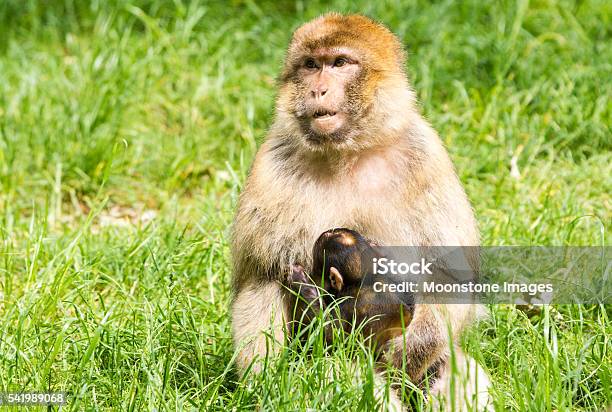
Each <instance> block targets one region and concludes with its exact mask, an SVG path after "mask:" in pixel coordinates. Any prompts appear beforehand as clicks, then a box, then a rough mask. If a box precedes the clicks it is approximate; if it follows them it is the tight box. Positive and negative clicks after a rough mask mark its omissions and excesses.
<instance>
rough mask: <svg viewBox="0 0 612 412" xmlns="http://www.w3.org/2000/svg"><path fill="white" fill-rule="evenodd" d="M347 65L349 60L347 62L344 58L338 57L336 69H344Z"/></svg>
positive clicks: (335, 61) (335, 62)
mask: <svg viewBox="0 0 612 412" xmlns="http://www.w3.org/2000/svg"><path fill="white" fill-rule="evenodd" d="M347 63H348V60H346V59H345V58H344V57H338V58H337V59H336V60H334V67H342V66H344V65H345V64H347Z"/></svg>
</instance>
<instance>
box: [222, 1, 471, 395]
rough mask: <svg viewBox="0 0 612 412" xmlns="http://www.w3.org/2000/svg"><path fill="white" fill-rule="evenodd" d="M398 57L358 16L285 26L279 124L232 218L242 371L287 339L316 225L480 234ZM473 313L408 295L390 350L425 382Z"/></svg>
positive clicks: (379, 238)
mask: <svg viewBox="0 0 612 412" xmlns="http://www.w3.org/2000/svg"><path fill="white" fill-rule="evenodd" d="M405 57H406V56H405V54H404V51H403V49H402V44H401V42H400V41H399V39H398V38H397V37H396V36H395V35H394V34H393V33H392V32H391V31H389V30H388V29H387V28H386V27H384V26H383V25H381V24H379V23H376V22H374V21H372V20H370V19H369V18H367V17H364V16H360V15H341V14H335V13H332V14H327V15H325V16H322V17H320V18H317V19H315V20H313V21H311V22H309V23H306V24H304V25H303V26H301V27H300V28H298V29H297V30H296V31H295V33H294V34H293V37H292V39H291V42H290V45H289V47H288V50H287V54H286V58H285V63H284V68H283V71H282V75H281V77H280V84H279V90H278V96H277V101H276V111H275V118H274V122H273V124H272V125H271V127H270V130H269V132H268V136H267V138H266V139H265V142H264V143H263V144H262V146H261V147H260V149H259V151H258V153H257V155H256V157H255V160H254V162H253V165H252V167H251V170H250V172H249V176H248V178H247V180H246V183H245V185H244V187H243V190H242V193H241V195H240V199H239V202H238V209H237V213H236V217H235V220H234V224H233V234H232V257H233V291H234V297H233V302H232V308H231V312H232V314H231V317H232V330H233V338H234V343H235V346H236V350H237V358H236V362H237V367H238V369H239V371H241V372H244V371H246V370H247V368H248V367H249V366H250V365H252V366H253V370H254V371H257V370H258V369H259V368H260V363H259V360H261V359H263V358H264V357H265V356H266V353H267V351H274V350H275V349H276V348H278V346H279V345H282V344H283V342H284V338H285V334H286V333H287V331H288V328H287V324H288V322H290V320H291V319H290V317H291V315H292V313H291V310H290V308H289V305H290V303H291V302H290V300H291V299H289V296H288V294H289V292H288V291H287V290H286V288H285V287H284V285H283V283H284V280H285V279H286V278H287V275H288V270H289V268H290V267H291V265H292V264H294V263H296V262H310V261H311V260H312V248H311V246H312V244H313V243H314V242H315V240H316V239H317V237H318V236H319V234H320V233H322V232H323V231H324V230H327V229H328V228H330V227H349V228H352V229H354V230H356V231H358V232H359V233H361V234H362V235H363V236H365V237H367V238H368V239H373V240H374V241H375V242H378V243H380V244H384V245H389V246H391V245H393V246H426V247H427V246H477V245H478V243H479V233H478V229H477V226H476V221H475V219H474V215H473V211H472V208H471V206H470V203H469V201H468V199H467V196H466V194H465V192H464V190H463V188H462V186H461V183H460V182H459V179H458V178H457V175H456V173H455V170H454V167H453V165H452V163H451V161H450V159H449V157H448V154H447V152H446V150H445V148H444V147H443V145H442V143H441V141H440V139H439V137H438V135H437V134H436V132H435V131H434V130H433V128H432V127H431V126H430V125H429V123H428V122H427V121H426V120H425V119H424V118H423V117H422V116H421V115H420V113H419V110H418V108H417V106H416V104H415V95H414V92H413V90H412V88H411V86H410V84H409V82H408V79H407V77H406V74H405V72H404V63H405ZM315 280H316V279H315ZM474 314H475V310H474V307H473V306H470V305H452V307H451V305H441V304H439V305H426V304H419V303H418V302H416V305H415V308H414V315H413V317H412V320H411V322H410V324H409V325H408V327H407V328H406V331H405V333H403V334H401V335H400V336H397V337H395V338H393V339H391V341H390V342H389V345H388V349H387V352H386V353H385V354H384V357H385V359H386V360H387V361H388V362H390V363H392V364H393V365H396V366H397V367H405V370H406V373H407V375H408V376H409V377H410V379H411V380H413V381H414V382H419V381H420V380H421V379H422V377H423V376H424V374H425V373H426V371H428V370H429V368H430V367H432V366H433V365H435V364H438V363H439V362H444V361H445V360H446V359H448V358H449V354H450V352H451V348H452V347H453V345H454V342H455V341H456V339H457V335H458V334H459V333H460V332H461V330H462V329H463V328H464V327H465V326H466V325H467V324H469V323H470V322H472V320H473V319H474ZM270 336H272V337H274V342H270V341H268V342H267V341H266V339H269V337H270ZM270 355H271V354H270ZM481 385H482V383H481Z"/></svg>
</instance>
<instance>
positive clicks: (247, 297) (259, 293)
mask: <svg viewBox="0 0 612 412" xmlns="http://www.w3.org/2000/svg"><path fill="white" fill-rule="evenodd" d="M282 288H283V287H282V286H281V285H280V284H278V283H275V282H272V281H269V282H267V283H251V284H247V285H245V286H243V287H242V288H241V289H240V290H239V291H238V292H237V293H236V296H235V297H234V301H233V304H232V332H233V337H234V347H235V348H236V350H237V351H238V354H237V358H236V364H237V366H238V370H239V372H240V374H241V375H242V374H244V372H245V371H246V370H247V368H248V367H249V366H250V365H251V363H253V370H254V371H255V372H259V371H260V370H261V360H263V359H264V358H265V357H266V355H272V354H274V353H276V352H278V350H279V349H280V347H281V346H282V345H283V343H284V337H285V333H286V325H287V320H288V319H289V316H288V315H289V314H288V309H287V303H286V300H285V296H284V292H283V290H282Z"/></svg>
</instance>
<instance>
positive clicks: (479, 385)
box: [429, 347, 493, 411]
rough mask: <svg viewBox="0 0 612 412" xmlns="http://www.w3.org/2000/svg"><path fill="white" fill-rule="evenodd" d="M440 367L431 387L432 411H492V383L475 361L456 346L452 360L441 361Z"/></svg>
mask: <svg viewBox="0 0 612 412" xmlns="http://www.w3.org/2000/svg"><path fill="white" fill-rule="evenodd" d="M438 366H439V369H438V370H437V371H436V373H435V374H436V375H437V376H436V377H435V379H434V380H433V381H432V385H431V387H430V388H429V393H430V395H431V398H430V399H431V403H432V405H433V410H436V411H438V410H452V411H487V410H492V408H493V405H492V402H491V398H490V395H489V388H490V387H491V382H490V380H489V376H488V375H487V373H486V372H485V371H484V369H483V368H482V367H481V366H480V365H479V364H478V363H477V362H476V360H474V359H473V358H472V357H470V356H468V355H465V354H464V353H463V351H462V350H461V349H460V348H459V347H454V350H453V353H452V354H451V357H450V358H449V359H444V360H441V361H440V363H439V365H438Z"/></svg>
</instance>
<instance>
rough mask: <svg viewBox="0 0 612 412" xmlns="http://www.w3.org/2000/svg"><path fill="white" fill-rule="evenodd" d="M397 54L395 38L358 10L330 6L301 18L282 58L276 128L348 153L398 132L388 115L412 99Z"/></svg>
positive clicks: (319, 147) (314, 145)
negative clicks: (341, 10) (335, 10)
mask: <svg viewBox="0 0 612 412" xmlns="http://www.w3.org/2000/svg"><path fill="white" fill-rule="evenodd" d="M403 56H404V54H403V50H402V47H401V43H400V42H399V40H398V39H397V38H396V37H395V36H394V35H393V34H392V33H391V32H390V31H389V30H388V29H387V28H385V27H384V26H381V25H379V24H378V23H376V22H374V21H372V20H370V19H368V18H365V17H363V16H342V15H338V14H333V13H332V14H329V15H326V16H323V17H321V18H318V19H316V20H313V21H311V22H309V23H306V24H304V25H303V26H302V27H300V28H299V29H298V30H296V32H295V33H294V35H293V39H292V41H291V44H290V45H289V49H288V51H287V57H286V60H285V67H284V71H283V75H282V85H281V89H280V93H279V97H278V101H277V116H278V118H277V120H279V122H278V123H279V124H282V125H283V127H282V129H281V132H282V133H283V134H285V135H290V136H293V137H296V138H297V139H299V140H300V141H299V143H302V144H304V145H305V146H306V147H307V148H308V149H311V150H313V151H326V150H332V151H334V150H338V151H343V150H344V151H349V152H353V151H357V150H362V149H366V148H368V147H371V146H374V145H376V144H378V143H377V141H378V140H379V139H382V138H383V137H386V136H387V135H392V134H393V133H396V132H398V129H399V127H398V123H400V122H398V121H390V120H389V119H395V118H399V119H403V118H404V117H406V116H405V115H406V112H407V107H408V105H409V103H410V100H411V94H410V93H411V92H410V90H409V88H408V84H407V80H406V79H405V75H404V73H403V69H402V65H403V59H404V57H403ZM396 112H397V113H399V114H398V115H397V116H395V114H396ZM394 116H395V117H394ZM381 136H382V137H381Z"/></svg>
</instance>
